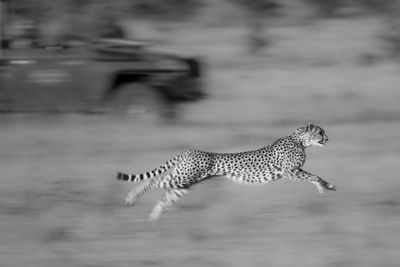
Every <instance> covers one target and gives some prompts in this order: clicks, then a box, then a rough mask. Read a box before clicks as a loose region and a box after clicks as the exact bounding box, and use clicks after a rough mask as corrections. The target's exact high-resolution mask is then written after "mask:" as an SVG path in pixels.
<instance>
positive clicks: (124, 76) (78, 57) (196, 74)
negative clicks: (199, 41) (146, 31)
mask: <svg viewBox="0 0 400 267" xmlns="http://www.w3.org/2000/svg"><path fill="white" fill-rule="evenodd" d="M1 3H2V8H1V7H0V11H1V10H3V12H2V13H3V14H2V15H1V16H0V18H1V22H0V23H1V25H0V29H1V32H0V40H1V50H0V109H1V110H3V111H31V110H50V111H54V110H60V111H64V110H73V111H76V110H84V111H90V110H104V109H102V108H105V110H110V109H111V110H112V109H114V108H116V109H126V108H128V109H130V110H131V109H133V110H135V109H136V110H139V111H142V110H153V111H157V112H159V111H165V112H167V113H168V112H170V111H171V110H173V109H174V106H175V104H176V103H179V102H182V101H196V100H199V99H201V98H203V97H204V96H205V93H204V90H203V87H202V86H201V85H202V82H201V79H202V71H201V62H200V60H199V58H197V57H196V56H187V55H183V54H181V53H173V52H171V51H162V50H160V49H156V48H155V47H152V46H151V44H150V43H147V42H140V41H131V40H124V39H116V38H103V39H99V40H95V41H94V42H90V43H85V42H84V41H82V40H64V41H63V42H62V43H61V44H57V45H42V44H40V41H38V37H37V35H38V33H37V31H35V30H33V29H34V27H33V26H29V27H28V26H27V27H26V28H27V29H29V31H30V33H32V32H34V33H35V38H34V41H33V42H29V39H27V38H26V36H24V38H14V37H10V36H7V35H6V34H5V32H6V31H5V28H6V23H7V19H6V14H5V13H6V12H4V10H5V9H6V8H5V3H6V0H1ZM25 24H26V23H25ZM31 35H32V34H31Z"/></svg>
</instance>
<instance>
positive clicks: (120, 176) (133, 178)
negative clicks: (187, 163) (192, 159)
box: [117, 156, 181, 183]
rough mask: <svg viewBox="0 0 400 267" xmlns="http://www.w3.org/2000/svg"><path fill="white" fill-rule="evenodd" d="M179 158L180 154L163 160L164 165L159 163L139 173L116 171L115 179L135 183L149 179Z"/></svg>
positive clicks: (176, 161) (164, 170)
mask: <svg viewBox="0 0 400 267" xmlns="http://www.w3.org/2000/svg"><path fill="white" fill-rule="evenodd" d="M180 160H181V156H176V157H173V158H172V159H170V160H168V161H167V162H165V164H164V165H161V166H160V167H158V168H155V169H154V170H151V171H147V172H143V173H140V174H129V173H122V172H118V173H117V180H122V181H127V182H134V183H136V182H141V181H143V180H147V179H151V178H153V177H156V176H158V175H160V174H163V173H164V172H166V171H168V170H169V169H171V168H172V167H174V166H175V165H176V164H178V163H179V161H180Z"/></svg>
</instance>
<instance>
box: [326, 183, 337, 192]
mask: <svg viewBox="0 0 400 267" xmlns="http://www.w3.org/2000/svg"><path fill="white" fill-rule="evenodd" d="M326 189H328V190H331V191H336V186H334V185H333V184H327V185H326Z"/></svg>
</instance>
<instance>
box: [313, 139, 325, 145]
mask: <svg viewBox="0 0 400 267" xmlns="http://www.w3.org/2000/svg"><path fill="white" fill-rule="evenodd" d="M325 143H326V142H324V141H323V140H321V141H318V142H316V143H315V144H316V145H317V146H324V145H325Z"/></svg>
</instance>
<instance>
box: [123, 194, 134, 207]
mask: <svg viewBox="0 0 400 267" xmlns="http://www.w3.org/2000/svg"><path fill="white" fill-rule="evenodd" d="M136 201H137V198H136V197H135V196H130V195H128V196H127V197H126V198H125V205H126V206H133V205H135V203H136Z"/></svg>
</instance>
